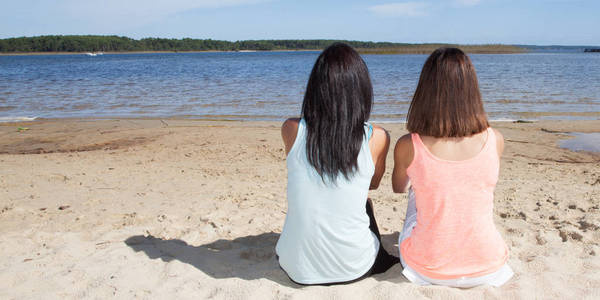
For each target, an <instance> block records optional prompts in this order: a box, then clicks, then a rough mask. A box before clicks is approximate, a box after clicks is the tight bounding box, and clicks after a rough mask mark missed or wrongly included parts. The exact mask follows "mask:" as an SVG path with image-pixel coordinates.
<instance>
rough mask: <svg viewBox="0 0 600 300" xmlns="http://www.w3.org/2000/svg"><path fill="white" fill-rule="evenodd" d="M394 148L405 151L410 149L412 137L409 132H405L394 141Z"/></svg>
mask: <svg viewBox="0 0 600 300" xmlns="http://www.w3.org/2000/svg"><path fill="white" fill-rule="evenodd" d="M395 149H396V150H395V151H403V150H404V151H405V150H408V149H412V137H411V135H410V133H407V134H405V135H403V136H401V137H400V138H399V139H398V141H397V142H396V148H395Z"/></svg>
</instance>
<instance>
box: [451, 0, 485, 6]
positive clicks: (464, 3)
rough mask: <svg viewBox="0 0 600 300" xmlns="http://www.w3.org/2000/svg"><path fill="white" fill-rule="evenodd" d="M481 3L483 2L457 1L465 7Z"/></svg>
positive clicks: (477, 0) (479, 0) (474, 0)
mask: <svg viewBox="0 0 600 300" xmlns="http://www.w3.org/2000/svg"><path fill="white" fill-rule="evenodd" d="M480 2H481V0H456V3H457V4H460V5H465V6H473V5H477V4H479V3H480Z"/></svg>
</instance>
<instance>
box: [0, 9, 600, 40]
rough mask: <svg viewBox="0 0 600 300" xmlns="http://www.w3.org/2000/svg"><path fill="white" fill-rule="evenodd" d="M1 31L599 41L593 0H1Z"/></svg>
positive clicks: (9, 34) (598, 15) (599, 12)
mask: <svg viewBox="0 0 600 300" xmlns="http://www.w3.org/2000/svg"><path fill="white" fill-rule="evenodd" d="M2 2H5V3H2V9H1V10H0V38H7V37H18V36H35V35H46V34H63V35H67V34H101V35H120V36H128V37H133V38H143V37H167V38H182V37H191V38H211V39H219V40H231V41H235V40H245V39H347V40H364V41H391V42H408V43H431V42H443V43H463V44H481V43H503V44H537V45H600V31H598V28H600V1H597V0H522V1H517V0H445V1H444V0H423V1H419V0H414V1H394V0H390V1H379V0H364V1H356V0H347V1H339V0H334V1H326V0H323V1H316V0H304V1H291V0H170V1H168V0H94V1H88V0H53V1H52V0H19V1H6V0H2Z"/></svg>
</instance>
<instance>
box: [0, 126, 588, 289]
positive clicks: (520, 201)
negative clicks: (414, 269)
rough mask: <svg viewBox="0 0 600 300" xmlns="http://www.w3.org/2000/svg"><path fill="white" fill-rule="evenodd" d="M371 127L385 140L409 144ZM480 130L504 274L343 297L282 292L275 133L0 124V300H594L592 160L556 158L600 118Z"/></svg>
mask: <svg viewBox="0 0 600 300" xmlns="http://www.w3.org/2000/svg"><path fill="white" fill-rule="evenodd" d="M382 126H383V127H385V128H386V129H388V130H389V132H390V135H391V137H392V140H393V141H394V142H395V140H396V139H397V138H398V137H400V136H401V135H403V134H405V133H406V130H405V127H404V125H403V124H382ZM493 126H494V127H495V128H497V129H499V130H500V131H501V132H502V133H503V134H504V136H505V139H506V150H505V155H504V157H503V159H502V162H501V170H500V179H499V182H498V185H497V188H496V193H495V223H496V226H497V227H498V230H499V231H500V233H501V234H502V236H503V237H504V239H505V241H506V242H507V244H508V246H509V249H510V251H511V252H510V259H509V264H510V266H511V267H512V268H513V270H514V271H515V276H514V277H513V279H511V280H510V281H509V282H508V283H507V284H506V285H504V286H503V287H501V288H493V287H490V286H481V287H476V288H472V289H455V288H448V287H440V286H430V287H419V286H416V285H414V284H411V283H409V282H408V281H407V280H406V279H405V278H404V277H403V276H402V275H401V271H402V269H401V267H400V266H399V265H397V266H395V267H393V268H392V269H390V270H389V271H388V272H386V273H385V274H381V275H378V276H374V277H370V278H367V279H365V280H362V281H359V282H357V283H353V284H349V285H342V286H331V287H323V286H310V287H302V286H299V285H296V284H294V283H292V282H291V281H290V280H289V279H288V278H287V276H286V275H285V273H284V272H283V271H282V270H280V269H279V266H278V264H277V261H276V259H275V253H274V248H275V243H276V241H277V239H278V236H279V233H280V232H281V228H282V226H283V221H284V218H285V212H286V198H285V189H286V168H285V155H284V150H283V144H282V142H281V138H280V129H279V128H280V123H276V122H258V121H252V122H239V121H235V122H234V121H231V122H228V121H197V120H169V119H166V120H158V119H156V120H151V119H146V120H141V119H121V120H74V119H73V120H70V119H63V120H39V121H34V122H22V123H0V141H1V142H0V251H1V253H2V254H3V255H2V257H1V258H0V268H1V272H0V298H2V299H42V298H43V299H48V298H49V299H56V298H60V299H65V298H66V299H79V298H102V299H105V298H111V297H117V298H151V299H171V298H176V299H207V298H211V299H271V298H277V299H319V298H325V299H330V298H336V299H389V298H397V299H431V298H433V299H463V298H465V299H481V298H486V299H600V271H599V270H600V153H589V152H572V151H569V150H566V149H562V148H560V147H558V144H559V142H560V141H561V140H566V139H569V138H571V136H570V135H568V134H567V133H568V132H587V133H590V132H600V120H594V121H536V122H533V123H513V122H499V123H493ZM18 127H25V128H28V129H27V130H24V129H23V130H21V131H18V130H17V128H18ZM391 154H392V152H391V151H390V153H389V154H388V164H387V171H386V174H385V176H384V178H383V181H382V184H381V186H380V188H379V189H378V190H376V191H372V192H371V194H370V197H371V198H372V199H373V201H374V204H375V215H376V218H377V220H378V223H379V226H380V230H381V231H382V234H383V242H384V246H385V247H386V248H387V249H388V250H389V251H390V252H393V253H396V254H397V237H398V232H399V231H400V230H401V228H402V224H403V221H404V220H403V219H404V213H405V209H406V195H402V194H393V193H392V188H391V182H390V180H391V179H390V176H391V169H392V165H393V160H392V155H391Z"/></svg>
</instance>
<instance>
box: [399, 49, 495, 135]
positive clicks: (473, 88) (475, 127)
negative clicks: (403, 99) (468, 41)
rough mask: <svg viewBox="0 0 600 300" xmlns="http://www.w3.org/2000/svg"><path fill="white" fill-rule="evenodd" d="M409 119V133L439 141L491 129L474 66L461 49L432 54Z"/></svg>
mask: <svg viewBox="0 0 600 300" xmlns="http://www.w3.org/2000/svg"><path fill="white" fill-rule="evenodd" d="M406 119H407V120H406V128H407V129H408V131H409V132H412V133H418V134H421V135H426V136H433V137H436V138H442V137H464V136H470V135H473V134H476V133H479V132H482V131H484V130H485V129H487V128H488V127H489V124H488V120H487V116H486V114H485V110H484V109H483V102H482V101H481V93H480V92H479V85H478V83H477V73H476V72H475V67H473V64H472V63H471V60H470V59H469V57H468V56H467V55H466V54H465V53H464V52H463V51H462V50H460V49H458V48H439V49H437V50H435V51H434V52H433V53H431V55H430V56H429V58H427V61H426V62H425V64H424V65H423V70H422V71H421V77H420V78H419V84H418V85H417V89H416V91H415V95H414V97H413V99H412V102H411V103H410V107H409V109H408V116H407V118H406Z"/></svg>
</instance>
